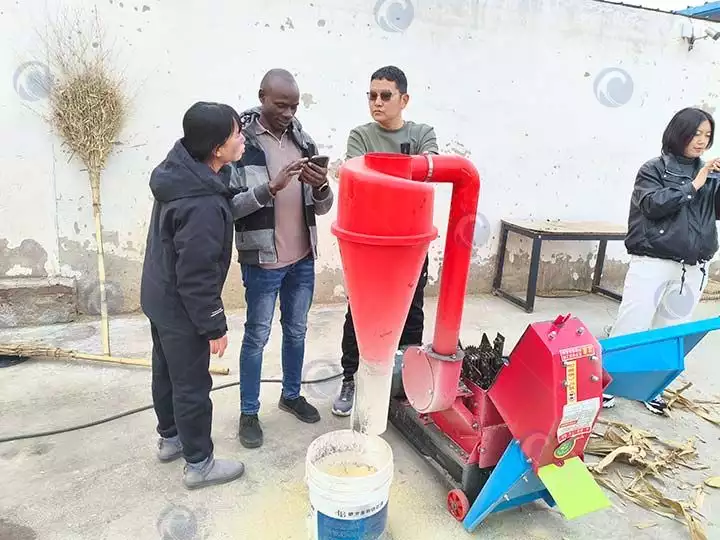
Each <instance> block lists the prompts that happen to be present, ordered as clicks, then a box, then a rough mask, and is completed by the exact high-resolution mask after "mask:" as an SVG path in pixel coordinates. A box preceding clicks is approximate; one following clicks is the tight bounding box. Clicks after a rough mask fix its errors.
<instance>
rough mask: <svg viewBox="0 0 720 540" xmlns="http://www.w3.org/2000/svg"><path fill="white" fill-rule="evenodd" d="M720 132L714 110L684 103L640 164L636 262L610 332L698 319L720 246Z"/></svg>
mask: <svg viewBox="0 0 720 540" xmlns="http://www.w3.org/2000/svg"><path fill="white" fill-rule="evenodd" d="M714 135H715V121H714V119H713V117H712V116H711V115H710V113H707V112H705V111H703V110H702V109H697V108H686V109H682V110H681V111H678V112H677V113H676V114H675V116H674V117H673V118H672V120H670V123H669V124H668V126H667V128H666V129H665V133H664V134H663V139H662V154H661V155H660V156H658V157H656V158H653V159H651V160H650V161H648V162H646V163H645V164H644V165H643V166H642V167H640V170H639V172H638V174H637V178H636V180H635V188H634V190H633V194H632V199H631V202H630V215H629V218H628V233H627V237H626V239H625V246H626V248H627V251H628V253H629V254H630V256H631V259H630V268H629V269H628V273H627V276H626V278H625V286H624V289H623V298H622V303H621V305H620V309H619V311H618V315H617V320H616V321H615V324H614V326H613V328H612V332H611V333H610V336H611V337H614V336H620V335H625V334H632V333H636V332H643V331H647V330H650V329H653V328H661V327H665V326H670V325H673V324H680V323H684V322H688V321H689V320H690V319H691V318H692V315H693V312H694V310H695V308H696V307H697V305H698V302H699V301H700V297H701V296H702V294H703V291H704V289H705V286H706V285H707V264H708V262H709V261H710V260H711V259H712V258H713V256H714V255H715V253H716V252H717V250H718V233H717V226H716V220H717V219H718V216H717V214H716V212H717V211H716V206H717V205H718V203H719V202H720V201H718V197H719V195H720V194H719V191H720V159H718V158H715V159H711V160H709V161H707V162H703V161H702V160H701V156H702V155H703V154H704V153H705V152H706V151H707V150H709V149H710V148H711V147H712V144H713V140H714ZM603 405H604V406H605V407H606V408H607V407H612V406H613V405H614V397H613V396H611V395H605V396H603ZM645 406H646V407H647V408H648V409H649V410H650V411H652V412H654V413H656V414H663V413H664V412H665V409H666V408H667V406H666V404H665V402H664V401H663V399H662V397H660V396H658V397H656V398H655V399H653V400H651V401H649V402H647V403H645Z"/></svg>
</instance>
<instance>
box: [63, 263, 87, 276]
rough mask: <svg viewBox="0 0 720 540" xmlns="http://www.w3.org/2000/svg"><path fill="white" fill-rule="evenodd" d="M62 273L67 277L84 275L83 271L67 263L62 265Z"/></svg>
mask: <svg viewBox="0 0 720 540" xmlns="http://www.w3.org/2000/svg"><path fill="white" fill-rule="evenodd" d="M60 275H61V276H62V277H66V278H79V277H82V272H80V271H78V270H73V268H72V267H71V266H69V265H67V264H63V265H62V266H60Z"/></svg>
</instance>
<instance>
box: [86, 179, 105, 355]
mask: <svg viewBox="0 0 720 540" xmlns="http://www.w3.org/2000/svg"><path fill="white" fill-rule="evenodd" d="M90 186H91V189H92V201H93V202H92V204H93V216H94V218H95V241H96V243H97V256H98V280H99V282H100V334H101V336H102V346H103V352H104V353H105V355H107V356H110V321H109V320H108V308H107V295H106V292H105V250H104V248H103V238H102V216H101V214H100V211H101V207H100V173H99V172H98V171H92V170H91V171H90Z"/></svg>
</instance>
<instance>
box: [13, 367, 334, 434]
mask: <svg viewBox="0 0 720 540" xmlns="http://www.w3.org/2000/svg"><path fill="white" fill-rule="evenodd" d="M342 375H343V374H342V372H341V373H338V374H337V375H331V376H330V377H324V378H322V379H313V380H310V381H302V384H320V383H324V382H329V381H333V380H335V379H339V378H340V377H342ZM260 382H261V383H282V379H260ZM239 384H240V381H236V382H232V383H227V384H221V385H219V386H215V387H213V388H212V389H211V390H210V391H211V392H214V391H215V390H223V389H225V388H231V387H233V386H238V385H239ZM152 408H153V406H152V405H146V406H145V407H139V408H137V409H132V410H130V411H125V412H122V413H119V414H115V415H113V416H108V417H107V418H103V419H101V420H96V421H94V422H90V423H88V424H82V425H79V426H72V427H68V428H63V429H55V430H52V431H44V432H42V433H28V434H27V435H13V436H12V437H3V438H0V444H2V443H8V442H14V441H22V440H25V439H38V438H40V437H50V436H51V435H59V434H61V433H70V432H71V431H78V430H81V429H87V428H90V427H94V426H99V425H101V424H107V423H108V422H112V421H114V420H118V419H119V418H124V417H126V416H131V415H133V414H137V413H141V412H143V411H147V410H150V409H152Z"/></svg>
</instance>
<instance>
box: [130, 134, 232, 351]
mask: <svg viewBox="0 0 720 540" xmlns="http://www.w3.org/2000/svg"><path fill="white" fill-rule="evenodd" d="M229 172H230V171H229V168H227V167H226V168H225V169H223V170H221V171H220V174H215V172H214V171H213V170H212V169H210V167H208V166H207V165H205V164H203V163H200V162H197V161H195V160H194V159H193V158H192V157H190V154H188V153H187V150H185V147H184V146H183V145H182V143H181V142H180V141H178V142H177V143H175V146H174V147H173V148H172V150H170V152H169V153H168V155H167V158H166V159H165V160H164V161H163V162H162V163H161V164H160V165H158V166H157V167H156V168H155V170H154V171H153V172H152V175H151V177H150V189H151V190H152V193H153V195H154V197H155V202H154V204H153V209H152V216H151V218H150V225H149V228H148V229H149V230H148V236H147V246H146V248H145V263H144V266H143V272H142V284H141V289H140V301H141V305H142V309H143V311H144V312H145V314H146V315H147V316H148V318H150V320H152V321H153V322H155V323H156V324H158V325H163V326H171V327H173V328H175V329H177V330H181V331H183V330H184V331H188V332H193V331H195V332H197V333H198V334H200V335H202V336H204V337H205V338H207V339H217V338H220V337H222V336H223V335H224V334H225V333H226V332H227V323H226V319H225V312H224V309H223V302H222V298H221V296H220V294H221V292H222V288H223V285H224V284H225V278H226V277H227V273H228V269H229V267H230V260H231V256H232V248H233V217H232V211H231V209H230V196H231V194H230V190H229V188H228V185H229V181H230V174H229Z"/></svg>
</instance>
